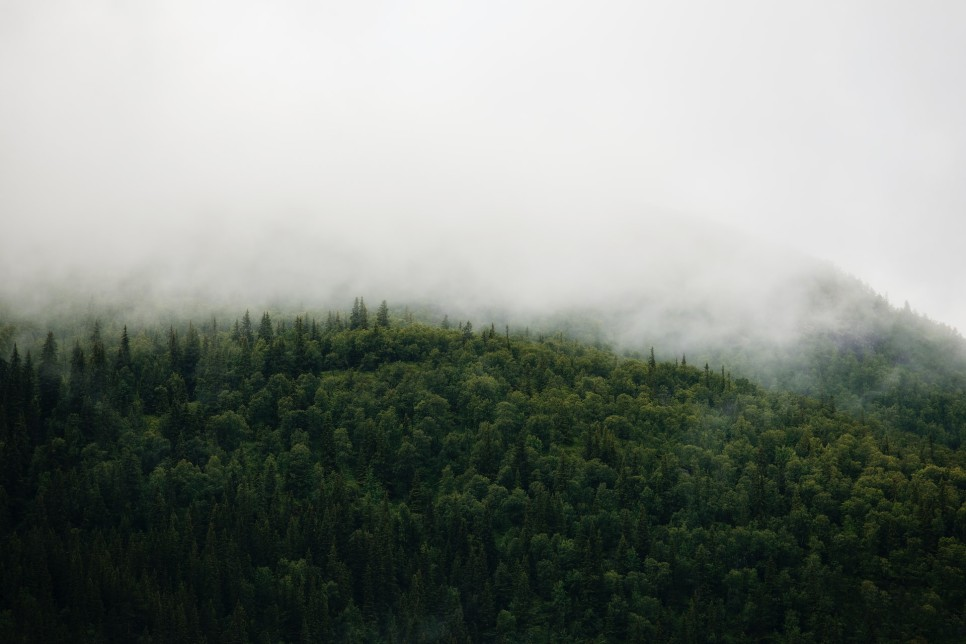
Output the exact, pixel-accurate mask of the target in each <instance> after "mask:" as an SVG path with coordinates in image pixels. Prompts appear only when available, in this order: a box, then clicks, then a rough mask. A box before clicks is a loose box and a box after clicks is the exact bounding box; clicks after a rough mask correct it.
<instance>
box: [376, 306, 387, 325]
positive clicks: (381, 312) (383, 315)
mask: <svg viewBox="0 0 966 644" xmlns="http://www.w3.org/2000/svg"><path fill="white" fill-rule="evenodd" d="M376 326H377V327H381V328H383V329H388V328H389V305H388V304H386V300H383V301H382V302H380V303H379V308H378V309H377V310H376Z"/></svg>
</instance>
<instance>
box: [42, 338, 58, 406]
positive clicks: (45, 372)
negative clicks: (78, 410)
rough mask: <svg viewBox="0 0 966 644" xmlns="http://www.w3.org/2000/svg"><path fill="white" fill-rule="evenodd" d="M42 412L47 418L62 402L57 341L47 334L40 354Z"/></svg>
mask: <svg viewBox="0 0 966 644" xmlns="http://www.w3.org/2000/svg"><path fill="white" fill-rule="evenodd" d="M39 378H40V410H41V412H42V413H43V414H44V416H46V415H47V414H49V413H50V412H51V411H52V410H53V409H54V407H56V406H57V402H58V401H59V400H60V367H59V365H58V364H57V341H56V340H55V339H54V334H53V333H52V332H49V331H48V332H47V339H46V340H45V341H44V348H43V350H42V351H41V352H40V373H39Z"/></svg>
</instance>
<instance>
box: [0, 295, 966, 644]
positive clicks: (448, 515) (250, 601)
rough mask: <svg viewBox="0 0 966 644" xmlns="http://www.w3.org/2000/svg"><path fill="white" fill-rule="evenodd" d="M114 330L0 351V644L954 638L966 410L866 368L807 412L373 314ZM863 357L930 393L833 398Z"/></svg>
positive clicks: (961, 575)
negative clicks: (866, 402) (853, 401)
mask: <svg viewBox="0 0 966 644" xmlns="http://www.w3.org/2000/svg"><path fill="white" fill-rule="evenodd" d="M125 324H126V321H125V320H123V319H100V320H99V321H97V322H94V323H92V324H86V325H77V326H73V327H72V326H71V325H70V324H65V325H63V328H58V329H56V330H54V331H55V332H54V331H52V332H51V333H49V334H47V335H46V339H45V340H43V339H42V338H43V334H42V335H41V339H40V340H39V341H38V342H37V343H36V346H23V345H20V346H16V347H14V348H12V349H11V351H10V352H9V354H7V355H5V356H4V357H2V358H0V485H2V487H0V640H2V641H5V642H40V641H43V642H53V641H65V640H76V641H132V642H136V641H140V642H211V643H214V642H249V641H251V642H279V641H287V642H296V641H305V642H311V641H387V642H410V641H441V642H450V641H452V642H466V641H473V642H475V641H484V642H489V641H492V642H531V641H533V642H544V641H546V642H567V641H601V642H621V641H693V642H710V641H719V642H720V641H748V640H751V641H784V642H828V641H910V640H914V641H915V640H918V641H935V642H942V641H950V642H952V641H962V640H963V638H966V613H964V606H966V456H964V453H963V451H962V450H961V449H960V442H961V439H962V437H963V433H964V426H966V404H964V401H963V397H962V396H961V395H958V394H957V391H956V389H955V387H950V386H947V385H948V383H947V382H936V381H933V380H931V379H929V378H926V377H921V376H920V375H917V374H918V372H915V373H913V372H906V371H903V369H902V361H901V360H891V359H887V358H882V356H883V355H884V353H883V351H882V350H880V348H878V347H869V348H868V351H865V352H864V353H863V351H855V352H852V353H848V352H842V351H840V349H839V348H838V347H839V346H840V345H838V344H836V345H832V346H834V347H836V348H835V349H834V352H833V354H831V355H829V356H828V360H827V361H824V362H817V363H816V364H817V365H820V364H826V365H833V366H834V365H837V364H839V361H841V362H842V364H845V363H848V365H850V366H849V367H848V368H841V369H837V368H829V369H827V370H826V371H825V372H823V374H822V375H821V377H822V382H823V383H825V386H827V388H828V391H822V392H817V393H816V396H815V397H808V396H805V395H802V394H797V393H794V394H793V393H787V392H784V391H781V390H776V389H771V388H769V389H765V388H762V387H760V386H758V385H756V384H754V383H752V382H750V381H749V380H747V379H745V378H742V377H739V376H738V375H737V374H736V375H735V376H732V374H731V373H729V371H728V367H727V366H725V367H724V368H722V366H721V365H704V364H700V365H691V364H688V363H687V362H686V360H685V359H683V357H682V359H679V360H675V361H671V362H665V361H657V360H655V359H654V357H653V356H654V354H653V353H651V354H650V356H648V355H646V354H645V357H644V359H641V360H637V359H630V358H626V357H622V356H620V355H617V354H615V353H612V352H610V351H608V350H605V349H603V348H595V347H593V346H590V345H586V344H580V343H577V342H574V341H570V340H568V339H565V338H564V337H563V336H562V335H547V336H543V337H538V336H533V337H529V336H528V334H525V333H515V332H513V330H512V329H507V328H504V329H496V328H493V327H492V326H485V327H483V328H481V329H480V328H474V327H473V325H471V324H470V323H469V322H462V323H456V322H454V323H452V324H451V323H449V322H448V321H447V323H446V324H444V325H428V324H421V323H417V322H414V321H413V320H412V319H411V317H410V316H394V315H392V314H391V312H390V311H389V309H388V307H387V306H386V305H385V303H384V304H383V305H381V306H380V307H379V309H378V311H377V312H376V313H375V314H371V313H369V312H368V311H367V310H366V307H365V304H364V303H363V302H362V301H361V300H357V301H356V303H355V305H354V306H353V310H352V312H351V313H350V314H349V315H348V316H339V315H328V316H320V317H318V318H313V317H311V316H307V315H303V316H284V315H281V314H276V315H275V316H274V317H272V315H270V314H268V313H265V314H264V315H262V316H260V317H259V316H255V317H254V318H253V317H251V316H250V315H249V314H248V313H247V312H246V313H245V314H244V315H243V316H240V317H239V319H238V320H232V321H231V322H230V323H225V322H224V321H221V320H219V321H218V322H217V323H216V322H215V321H214V320H207V321H199V320H194V321H193V322H189V321H187V320H179V321H178V322H177V323H176V324H168V323H161V322H160V321H159V322H158V323H156V324H147V325H139V326H138V328H134V327H133V326H132V327H131V328H128V327H125V326H124V325H125ZM659 353H660V351H659ZM870 360H871V362H870ZM876 360H885V362H882V364H881V368H882V369H883V370H884V369H886V368H888V369H889V370H890V375H889V377H890V378H894V380H895V382H897V383H902V382H905V381H903V378H907V379H908V378H912V377H913V376H914V377H915V382H914V383H913V384H914V386H912V385H910V386H909V387H899V388H897V389H896V390H895V391H900V392H907V391H916V392H918V397H916V398H912V397H907V398H906V399H895V400H892V399H890V398H888V395H889V394H888V391H891V390H884V389H883V391H884V392H885V393H883V394H882V396H883V397H882V398H881V399H877V401H875V402H876V404H875V406H874V407H873V406H859V407H857V408H853V407H851V406H850V405H842V404H837V400H839V399H840V397H839V398H837V397H836V396H834V395H831V393H834V391H837V392H839V393H841V392H847V393H849V394H850V395H855V396H861V395H862V394H861V392H862V391H863V388H865V387H866V385H865V384H863V382H859V381H856V382H849V381H846V380H847V378H848V377H850V376H848V374H853V373H859V372H861V370H862V368H864V367H865V366H868V365H872V366H870V367H869V369H872V368H873V367H875V368H876V369H878V368H879V367H876V366H875V365H878V364H879V363H878V362H875V361H876ZM849 361H851V362H849ZM855 365H857V366H855ZM817 368H818V367H817ZM876 373H878V372H876ZM910 373H912V375H909V374H910ZM843 374H845V375H843ZM961 376H962V374H960V377H961ZM887 382H892V380H889V381H887ZM833 390H834V391H833ZM877 391H878V390H877ZM869 410H872V411H871V412H870V411H869Z"/></svg>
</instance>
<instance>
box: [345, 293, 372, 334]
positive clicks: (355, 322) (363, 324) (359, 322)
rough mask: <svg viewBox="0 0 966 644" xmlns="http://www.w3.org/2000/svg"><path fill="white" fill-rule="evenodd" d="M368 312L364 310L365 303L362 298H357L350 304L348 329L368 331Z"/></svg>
mask: <svg viewBox="0 0 966 644" xmlns="http://www.w3.org/2000/svg"><path fill="white" fill-rule="evenodd" d="M368 328H369V311H367V310H366V302H365V300H364V299H363V298H361V297H357V298H356V299H355V302H353V304H352V313H351V314H350V315H349V329H351V330H356V329H368Z"/></svg>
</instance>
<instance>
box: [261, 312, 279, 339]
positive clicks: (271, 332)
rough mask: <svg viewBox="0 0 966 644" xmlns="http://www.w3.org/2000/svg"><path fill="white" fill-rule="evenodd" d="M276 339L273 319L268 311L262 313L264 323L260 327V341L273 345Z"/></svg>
mask: <svg viewBox="0 0 966 644" xmlns="http://www.w3.org/2000/svg"><path fill="white" fill-rule="evenodd" d="M274 337H275V329H273V328H272V317H271V316H270V315H269V314H268V311H266V312H265V313H262V321H261V323H260V324H259V325H258V339H259V340H264V341H265V342H267V343H269V344H271V342H272V339H273V338H274Z"/></svg>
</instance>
